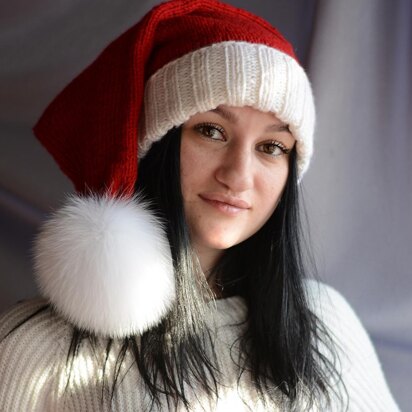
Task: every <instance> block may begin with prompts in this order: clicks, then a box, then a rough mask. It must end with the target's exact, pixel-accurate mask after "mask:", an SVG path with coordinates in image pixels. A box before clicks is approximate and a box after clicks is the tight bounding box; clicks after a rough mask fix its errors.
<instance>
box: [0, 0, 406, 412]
mask: <svg viewBox="0 0 412 412" xmlns="http://www.w3.org/2000/svg"><path fill="white" fill-rule="evenodd" d="M229 2H230V3H232V4H234V5H237V6H241V7H245V8H247V9H249V10H251V11H252V12H254V13H256V14H259V15H261V16H263V17H265V18H266V19H267V20H269V21H270V22H271V23H273V24H274V25H275V26H277V27H278V28H279V29H280V30H281V31H282V32H283V33H284V34H285V35H286V37H287V38H289V39H290V40H291V41H292V43H293V44H294V45H295V48H296V52H297V54H298V56H299V58H300V60H301V62H302V64H303V65H305V67H306V68H307V70H308V72H309V76H310V78H311V80H312V84H313V88H314V94H315V99H316V104H317V109H318V126H317V132H316V143H315V156H314V159H313V162H312V165H311V168H310V170H309V172H308V173H307V174H306V176H305V178H304V180H303V184H302V189H303V191H304V194H305V199H306V207H307V210H308V214H309V220H310V222H311V229H312V242H311V243H312V246H313V248H314V251H315V254H316V258H317V264H318V270H319V272H320V275H321V277H322V278H323V279H324V280H325V281H326V282H327V283H329V284H331V285H333V286H335V287H336V288H337V289H338V290H339V291H341V292H342V293H343V295H344V296H345V297H346V298H347V299H348V300H349V302H350V303H351V304H352V306H353V307H354V308H355V310H356V312H357V313H358V315H359V316H360V318H361V319H362V321H363V323H364V324H365V326H366V328H367V329H368V331H369V333H370V335H371V337H372V339H373V341H374V343H375V345H376V348H377V350H378V353H379V356H380V359H381V361H382V363H383V367H384V370H385V372H386V376H387V378H388V381H389V384H390V387H391V389H392V391H393V393H394V395H395V397H396V399H397V400H398V402H399V404H400V406H401V408H402V409H403V410H405V411H406V410H408V408H410V405H411V404H412V395H411V391H410V388H411V375H412V321H411V320H412V319H411V318H412V316H411V314H412V300H411V291H410V287H411V286H412V280H411V278H410V273H411V267H412V248H411V244H412V218H411V216H410V212H411V210H412V166H411V156H412V141H411V137H412V136H411V132H410V130H411V129H412V127H411V126H412V120H411V116H412V80H411V73H412V32H411V31H412V29H411V27H412V25H411V24H412V2H411V1H409V0H392V1H385V0H362V1H359V0H318V1H316V0H288V1H286V0H266V1H263V0H261V1H253V2H251V1H246V0H245V1H240V0H238V1H235V0H232V1H229ZM156 3H158V1H137V0H134V1H131V0H117V1H110V0H92V1H88V2H85V1H82V0H60V1H52V0H37V1H35V2H30V1H29V0H14V1H13V2H11V1H10V2H2V3H1V4H0V310H4V309H5V308H7V307H8V306H9V305H11V304H12V303H14V302H15V301H17V300H19V299H22V298H26V297H30V296H34V295H35V294H36V293H37V292H36V289H35V286H34V282H33V279H32V272H31V258H30V253H31V252H30V250H31V242H32V239H33V236H34V234H35V232H36V230H37V228H38V225H39V224H40V222H41V220H42V219H43V217H44V216H45V213H47V212H48V211H50V210H51V208H54V207H56V206H58V205H59V204H60V203H61V201H62V200H63V199H64V197H65V195H66V194H67V193H69V192H71V191H72V186H71V184H70V182H69V181H68V180H67V179H66V178H65V177H64V176H63V175H62V174H61V173H60V171H59V170H58V168H57V167H56V166H55V165H54V163H53V161H52V160H51V159H50V158H49V156H48V155H47V153H46V152H45V150H44V149H43V148H42V147H41V146H40V145H39V144H38V143H37V142H36V141H35V139H34V137H33V135H32V133H31V127H32V125H33V124H34V122H35V121H36V119H37V118H38V117H39V116H40V114H41V112H42V111H43V109H44V108H45V106H46V105H47V103H48V102H49V101H50V100H51V99H52V98H53V96H55V95H56V94H57V93H58V92H59V90H61V88H62V87H63V86H65V84H67V82H68V81H70V80H71V79H72V78H73V77H74V76H75V75H76V74H77V73H79V72H80V71H81V70H82V69H83V68H84V67H85V66H86V65H87V64H88V63H90V62H91V61H92V60H93V59H94V58H95V57H96V56H97V54H98V53H99V52H100V51H101V49H102V48H103V47H104V46H105V45H106V44H107V43H108V42H109V41H110V40H111V39H113V38H114V37H116V36H117V35H118V34H120V33H121V32H123V31H124V30H125V29H126V28H128V27H129V26H130V25H132V24H133V23H134V22H135V21H137V20H138V19H139V18H140V17H141V16H142V15H143V14H144V13H145V12H146V11H147V10H149V9H150V7H152V6H153V5H154V4H156Z"/></svg>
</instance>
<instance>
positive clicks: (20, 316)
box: [0, 299, 71, 411]
mask: <svg viewBox="0 0 412 412" xmlns="http://www.w3.org/2000/svg"><path fill="white" fill-rule="evenodd" d="M70 335H71V326H70V325H69V324H68V323H67V322H65V321H64V320H63V319H61V318H60V317H59V316H58V315H56V314H55V313H54V311H53V310H52V309H51V308H50V306H49V305H48V303H47V301H45V300H43V299H33V300H29V301H24V302H20V303H18V304H16V305H14V306H13V307H12V308H10V309H9V310H8V311H7V312H5V313H3V314H2V315H1V316H0V403H1V405H2V406H3V407H4V408H5V409H4V410H10V411H18V410H19V411H20V410H33V411H34V410H35V411H37V410H39V411H40V410H44V408H43V407H44V405H45V403H44V402H46V399H47V396H48V394H49V393H50V392H51V391H52V388H54V387H55V385H56V384H57V380H56V379H55V378H56V370H57V367H58V366H59V360H62V359H65V357H66V356H67V349H64V346H66V345H63V344H62V341H63V340H67V339H69V336H70ZM66 347H67V346H66ZM65 352H66V353H65Z"/></svg>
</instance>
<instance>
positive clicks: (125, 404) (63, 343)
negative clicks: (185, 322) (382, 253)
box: [0, 281, 399, 412]
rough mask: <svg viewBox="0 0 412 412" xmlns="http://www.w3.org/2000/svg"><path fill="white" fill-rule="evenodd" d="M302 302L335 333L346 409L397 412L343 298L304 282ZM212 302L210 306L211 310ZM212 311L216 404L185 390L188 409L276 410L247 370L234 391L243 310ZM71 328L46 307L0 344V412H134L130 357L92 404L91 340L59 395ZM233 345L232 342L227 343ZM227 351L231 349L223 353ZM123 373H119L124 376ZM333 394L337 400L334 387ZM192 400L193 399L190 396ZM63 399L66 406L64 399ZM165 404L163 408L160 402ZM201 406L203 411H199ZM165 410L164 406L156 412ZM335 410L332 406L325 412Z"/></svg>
mask: <svg viewBox="0 0 412 412" xmlns="http://www.w3.org/2000/svg"><path fill="white" fill-rule="evenodd" d="M306 285H307V292H308V297H309V303H310V306H311V308H312V310H313V311H314V313H315V314H316V315H317V316H318V317H319V318H320V319H321V320H322V321H323V322H324V323H325V324H326V326H327V327H328V329H329V330H330V332H331V334H332V335H333V336H335V345H336V348H337V350H338V355H339V357H340V364H341V366H340V367H339V369H340V371H341V374H342V379H343V382H344V384H345V386H346V389H347V391H348V395H349V409H348V410H349V411H350V412H371V411H374V412H395V411H399V408H398V407H397V405H396V403H395V401H394V400H393V398H392V396H391V393H390V391H389V388H388V386H387V384H386V382H385V378H384V375H383V373H382V369H381V366H380V364H379V360H378V358H377V355H376V353H375V350H374V348H373V346H372V343H371V341H370V339H369V337H368V334H367V332H366V331H365V330H364V328H363V327H362V325H361V323H360V321H359V319H358V318H357V316H356V315H355V313H354V312H353V310H352V308H351V307H350V306H349V304H348V303H347V302H346V300H345V299H344V298H343V297H342V296H341V295H340V294H339V293H338V292H336V291H335V290H333V289H332V288H330V287H327V286H325V285H323V284H319V283H317V282H315V281H308V282H306ZM44 303H45V302H44V301H42V300H35V301H29V302H25V303H21V304H19V305H17V306H15V307H14V308H12V309H11V310H10V311H9V312H7V313H6V314H4V315H3V316H2V317H1V319H0V336H1V337H3V336H4V334H5V333H6V332H7V331H8V330H9V329H10V328H11V327H12V326H14V325H16V324H17V323H18V322H19V321H21V320H22V319H24V318H25V317H27V316H28V315H29V314H31V313H33V312H34V311H35V310H36V309H38V308H39V307H41V306H42V305H43V304H44ZM213 307H214V303H211V309H212V308H213ZM216 309H217V311H216V312H215V311H211V313H214V314H215V315H214V316H213V317H211V318H210V320H209V326H210V327H211V328H212V331H214V338H215V348H214V349H215V350H216V352H217V354H218V359H219V363H220V366H221V368H222V371H223V372H224V384H225V385H226V387H224V388H223V387H222V388H220V389H221V399H219V401H218V403H217V405H216V404H215V402H214V401H212V400H210V399H204V398H202V397H201V395H200V394H195V393H193V394H192V395H191V399H192V400H193V401H194V408H193V410H194V411H200V410H206V411H221V412H227V411H229V410H236V411H239V412H242V411H249V410H250V409H249V408H248V407H247V406H245V404H244V403H243V401H245V402H246V403H248V404H249V407H251V408H252V410H254V411H262V412H263V411H267V410H270V411H278V410H279V409H278V407H277V406H276V405H272V406H270V409H267V407H266V408H265V407H264V406H263V405H262V404H261V401H260V400H259V399H258V397H257V395H256V393H255V392H254V390H253V388H252V385H251V383H250V380H249V379H250V378H249V377H248V375H247V373H244V374H243V375H242V379H241V380H240V382H239V388H237V378H238V370H237V366H236V364H235V362H234V361H233V360H236V355H237V352H236V351H237V346H236V343H235V341H236V339H237V338H238V337H239V335H240V333H241V332H242V326H241V325H235V324H236V323H239V322H241V321H243V320H244V319H245V316H246V306H245V303H244V301H243V300H242V299H241V298H239V297H233V298H228V299H224V300H220V301H217V302H216ZM70 337H71V326H70V325H69V324H68V323H67V322H65V321H64V320H62V319H61V318H59V317H57V316H56V315H55V314H54V313H53V312H51V311H50V310H47V311H44V312H41V314H39V315H37V316H36V317H34V318H33V319H31V320H30V321H28V322H27V323H25V324H24V325H23V326H21V327H20V328H18V329H17V330H16V331H15V332H13V333H12V334H11V335H10V336H9V337H7V338H6V339H5V340H4V341H3V342H2V343H1V344H0V410H1V411H4V412H6V411H7V412H21V411H25V412H31V411H33V412H47V411H59V412H64V411H73V412H74V411H76V412H82V411H101V412H106V411H118V412H129V411H130V412H131V411H142V410H144V408H145V406H147V402H148V397H147V392H146V391H145V389H144V387H143V385H142V382H141V379H139V376H138V373H137V369H136V368H135V367H134V366H132V363H133V360H132V359H131V358H130V356H126V359H125V362H124V365H123V369H122V379H121V383H120V386H119V387H118V390H117V394H116V396H115V397H114V400H113V404H112V407H110V406H109V403H108V399H109V397H110V396H109V393H105V402H104V404H103V405H101V403H100V396H101V386H100V383H101V376H102V370H101V367H99V365H100V366H101V365H102V360H103V358H104V349H105V344H104V342H103V341H101V342H100V341H99V342H98V350H97V351H96V352H93V350H92V349H91V347H90V346H89V344H88V343H87V342H86V343H84V344H83V345H82V347H81V350H80V351H79V354H78V356H77V358H76V360H75V362H74V365H73V378H72V380H71V383H70V385H69V386H68V396H67V397H66V398H64V397H63V396H62V394H63V390H64V386H65V382H66V380H65V379H66V377H67V375H66V374H67V370H66V368H65V364H66V359H67V351H68V347H69V343H70ZM233 344H235V345H234V346H233ZM231 347H232V352H231V351H230V348H231ZM118 350H119V342H118V341H115V343H114V348H113V351H112V352H111V356H110V358H109V361H108V366H107V368H106V371H105V377H106V379H107V381H108V383H109V384H110V383H111V382H112V378H113V371H114V367H115V359H116V356H117V353H118ZM126 372H127V373H126ZM337 389H338V390H339V391H340V392H341V393H342V395H344V393H343V390H342V387H340V386H339V387H337ZM197 396H199V399H197ZM64 399H66V402H64ZM164 405H166V403H165V404H164ZM203 407H204V409H202V408H203ZM161 410H167V407H166V406H165V408H163V409H161ZM182 410H183V409H182ZM341 410H342V409H341V408H340V407H338V406H337V404H336V403H335V404H334V405H333V407H332V409H331V411H332V412H335V411H336V412H340V411H341Z"/></svg>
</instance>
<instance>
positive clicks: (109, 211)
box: [34, 196, 175, 338]
mask: <svg viewBox="0 0 412 412" xmlns="http://www.w3.org/2000/svg"><path fill="white" fill-rule="evenodd" d="M34 252H35V270H36V279H37V282H38V284H39V287H40V290H41V292H42V293H43V295H44V296H45V297H46V298H47V299H49V301H50V302H51V303H52V305H53V306H54V307H55V309H56V310H57V311H58V312H59V313H60V314H62V315H63V316H64V317H65V318H66V319H68V320H69V321H70V322H72V323H73V324H74V325H76V326H77V327H78V328H80V329H82V330H87V331H90V332H93V333H95V334H97V335H103V336H110V337H117V338H119V337H125V336H128V335H131V334H141V333H142V332H144V331H145V330H147V329H148V328H150V327H152V326H154V325H156V324H157V323H159V322H160V320H161V319H162V317H163V316H164V315H165V314H166V313H167V312H168V310H169V309H170V307H171V305H172V303H173V302H174V299H175V280H174V272H173V264H172V258H171V253H170V246H169V243H168V241H167V238H166V235H165V233H164V230H163V228H162V226H161V224H160V222H159V221H158V219H156V217H155V216H153V214H152V213H151V212H149V211H148V209H147V207H146V206H145V204H144V202H142V201H140V200H139V199H138V198H136V197H135V198H132V199H126V198H111V197H109V196H102V197H97V196H89V197H78V196H72V197H70V198H69V200H68V202H67V204H66V205H65V206H63V207H62V208H61V209H59V210H58V211H57V212H55V213H54V215H53V216H52V217H51V219H49V220H48V221H47V222H46V223H45V224H44V226H43V227H42V229H41V232H40V234H39V236H38V238H37V240H36V243H35V248H34Z"/></svg>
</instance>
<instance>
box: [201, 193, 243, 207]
mask: <svg viewBox="0 0 412 412" xmlns="http://www.w3.org/2000/svg"><path fill="white" fill-rule="evenodd" d="M199 196H200V197H201V198H202V199H203V200H205V201H208V202H213V203H216V204H219V203H220V204H222V206H224V205H226V206H229V207H231V208H233V209H238V210H247V209H250V207H251V205H250V204H249V203H248V202H247V201H245V200H243V199H240V198H238V197H235V196H230V195H226V194H224V193H202V194H200V195H199Z"/></svg>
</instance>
